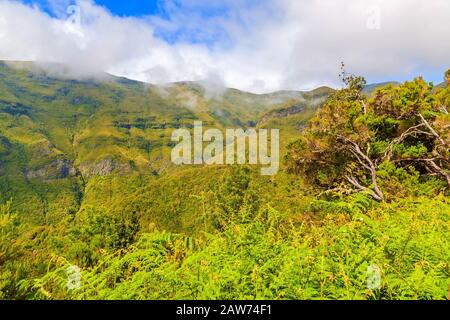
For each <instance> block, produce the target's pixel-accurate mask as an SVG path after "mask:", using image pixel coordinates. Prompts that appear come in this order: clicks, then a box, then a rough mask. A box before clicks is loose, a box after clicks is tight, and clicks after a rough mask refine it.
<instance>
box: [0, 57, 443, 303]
mask: <svg viewBox="0 0 450 320" xmlns="http://www.w3.org/2000/svg"><path fill="white" fill-rule="evenodd" d="M0 71H1V73H2V78H1V80H0V100H1V101H0V166H1V167H0V192H1V197H0V299H446V298H447V295H448V292H449V284H450V282H449V280H450V198H449V184H448V175H449V174H450V171H449V169H450V168H449V142H450V141H449V139H450V134H449V131H450V130H449V122H450V117H449V115H448V109H449V108H450V87H449V84H450V79H449V77H448V74H449V73H447V74H446V81H447V82H446V83H444V84H443V85H440V86H438V87H433V86H432V85H431V84H428V83H425V82H424V81H423V79H421V78H418V79H415V80H413V81H411V82H406V83H404V84H390V85H388V86H386V87H382V88H377V89H376V90H375V92H373V93H372V94H370V95H368V94H367V87H366V86H365V81H364V79H363V78H360V77H354V76H352V75H348V74H346V73H345V72H344V73H343V80H344V82H345V84H346V87H345V88H344V89H342V90H338V91H336V92H332V91H330V90H328V89H323V88H322V89H318V91H315V92H312V93H309V95H310V96H308V94H301V98H299V96H297V94H295V93H292V92H291V93H286V92H284V93H277V94H274V95H270V96H251V95H249V94H245V93H240V92H237V91H234V90H231V91H228V93H226V94H225V96H224V97H223V98H220V99H219V98H205V96H204V93H202V92H199V90H200V91H201V88H200V87H198V86H194V85H193V84H178V85H176V86H174V87H171V88H169V89H167V90H166V91H165V92H164V94H163V95H162V96H161V92H157V89H156V88H152V87H151V88H144V87H142V85H141V84H139V83H134V82H131V83H130V82H128V81H126V80H123V79H119V80H118V79H113V80H111V79H108V80H105V81H104V82H101V83H98V82H92V83H91V82H81V81H80V82H74V81H68V80H66V81H64V80H56V79H52V78H48V77H44V76H42V75H41V76H40V78H39V79H36V77H37V75H36V74H40V73H35V72H30V71H28V70H23V69H21V70H17V69H14V70H12V69H11V68H10V67H7V66H6V65H3V67H1V68H0ZM89 86H93V88H95V89H92V90H91V91H90V90H89V89H88V87H89ZM61 90H62V91H61ZM158 90H159V89H158ZM365 90H366V91H365ZM63 92H64V97H65V98H63V97H62V93H63ZM180 94H181V95H180ZM192 94H196V96H197V99H198V100H197V104H196V105H195V107H193V106H189V107H187V106H183V105H181V104H180V103H181V102H182V101H186V99H187V98H186V96H187V95H192ZM328 96H330V97H329V98H328V100H327V101H326V102H325V99H326V98H327V97H328ZM50 97H54V98H50ZM177 97H178V98H177ZM58 99H60V100H58ZM114 99H118V100H117V101H116V100H114ZM269 100H270V103H269V102H267V101H269ZM313 100H318V101H320V102H317V101H316V102H314V101H313ZM177 101H179V103H177ZM239 101H240V102H239ZM243 101H246V102H245V103H244V102H243ZM305 101H306V102H305ZM308 101H309V102H308ZM323 102H325V104H323V106H321V108H319V109H318V110H317V113H316V114H315V116H314V113H315V109H316V108H317V106H318V105H321V104H322V103H323ZM233 103H234V106H231V105H232V104H233ZM253 103H254V104H255V109H251V110H247V109H248V108H249V107H251V106H252V105H253ZM142 104H143V105H142ZM217 110H219V111H220V112H217ZM227 112H228V114H227ZM230 114H233V115H231V116H230ZM193 119H201V120H204V121H209V124H210V125H215V126H219V127H220V126H226V125H230V124H233V125H248V126H253V125H257V126H259V127H277V128H281V129H282V135H281V137H282V152H283V153H285V155H286V157H285V168H284V169H285V170H282V171H281V172H280V173H279V174H277V175H276V176H274V177H262V176H260V175H259V171H258V170H257V168H254V167H247V166H236V167H225V166H201V167H195V166H183V167H174V166H172V165H170V164H167V155H168V150H170V144H169V143H170V141H169V140H168V139H169V138H168V137H170V134H169V133H170V130H171V129H173V128H176V127H179V126H188V125H189V124H190V123H192V121H193ZM233 119H234V120H233ZM236 119H240V120H239V121H241V122H242V123H237V120H236ZM310 119H311V121H309V124H308V120H310ZM68 121H69V122H68ZM244 122H246V124H244ZM283 130H284V132H283ZM105 159H109V160H107V161H105ZM73 266H77V267H79V268H80V270H81V277H80V287H79V288H72V287H70V286H68V277H70V275H69V271H68V270H70V268H71V267H73ZM373 267H375V268H376V269H377V270H379V272H380V279H381V282H380V285H379V286H376V287H371V286H368V277H369V274H368V270H370V268H373Z"/></svg>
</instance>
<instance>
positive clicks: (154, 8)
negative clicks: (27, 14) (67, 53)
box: [23, 0, 162, 16]
mask: <svg viewBox="0 0 450 320" xmlns="http://www.w3.org/2000/svg"><path fill="white" fill-rule="evenodd" d="M23 2H24V3H28V4H37V5H39V6H40V7H42V8H43V9H44V10H45V11H46V12H47V13H49V14H52V15H53V14H54V12H53V11H52V3H54V2H55V1H51V0H24V1H23ZM72 3H75V1H72ZM95 3H97V4H98V5H101V6H104V7H106V8H108V10H109V11H111V12H112V13H113V14H115V15H118V16H144V15H153V14H160V13H161V9H162V7H161V4H160V1H159V0H126V1H118V0H96V1H95Z"/></svg>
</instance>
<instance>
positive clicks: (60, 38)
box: [0, 0, 450, 92]
mask: <svg viewBox="0 0 450 320" xmlns="http://www.w3.org/2000/svg"><path fill="white" fill-rule="evenodd" d="M394 2H395V3H394ZM74 3H75V1H74V0H0V59H3V60H8V59H9V60H43V61H55V62H59V63H64V64H70V65H73V66H75V67H76V69H77V70H78V71H81V70H83V71H91V70H93V69H95V70H96V71H98V70H102V71H106V72H109V73H113V74H117V75H121V76H126V77H129V78H132V79H136V80H140V81H146V82H151V83H164V82H173V81H185V80H187V81H189V80H194V81H195V80H204V79H206V80H211V79H212V80H211V81H214V82H215V83H216V84H223V85H224V86H227V87H235V88H238V89H242V90H247V91H252V92H269V91H274V90H280V89H288V90H308V89H312V88H314V87H317V86H320V85H329V86H334V87H335V86H339V85H340V82H339V79H338V76H337V75H338V74H339V66H340V62H341V61H344V62H345V63H346V65H347V68H348V71H349V72H351V73H354V74H359V75H363V76H365V77H366V79H367V80H368V82H369V83H373V82H383V81H391V80H392V81H404V80H408V79H412V78H413V77H415V76H418V75H423V76H424V78H425V79H426V80H428V81H433V82H434V83H440V82H442V75H443V73H444V71H445V70H446V69H448V68H449V67H450V60H449V58H448V57H450V42H449V41H445V40H446V39H448V36H449V34H450V19H449V18H448V17H449V16H450V2H449V1H448V0H395V1H391V0H374V1H370V3H369V1H360V0H346V1H340V0H326V1H324V0H314V1H312V0H124V1H116V0H95V2H94V1H90V0H79V1H78V4H79V5H80V8H81V9H82V10H81V11H82V12H81V13H82V14H81V17H80V19H81V25H80V26H78V27H77V28H75V29H74V28H73V27H70V26H68V25H67V24H65V23H64V22H65V21H66V20H67V19H66V18H67V12H66V10H67V7H68V6H69V5H71V4H74ZM24 4H26V6H25V5H24ZM32 4H34V5H37V6H38V8H39V9H38V10H34V9H32V7H30V5H32ZM374 13H376V14H375V15H374ZM86 17H87V18H86ZM128 17H133V18H134V19H128ZM373 21H375V24H373ZM417 21H420V23H417ZM373 25H375V26H378V27H376V28H372V27H371V26H373Z"/></svg>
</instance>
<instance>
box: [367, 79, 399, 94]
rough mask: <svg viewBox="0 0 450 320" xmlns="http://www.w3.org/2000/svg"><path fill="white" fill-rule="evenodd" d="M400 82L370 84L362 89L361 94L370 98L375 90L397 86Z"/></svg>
mask: <svg viewBox="0 0 450 320" xmlns="http://www.w3.org/2000/svg"><path fill="white" fill-rule="evenodd" d="M399 84H400V82H397V81H386V82H379V83H371V84H368V85H366V86H365V87H364V89H363V91H362V92H363V93H364V94H365V95H367V96H371V95H372V94H373V93H374V92H375V91H376V90H377V89H380V88H383V87H386V86H388V85H393V86H397V85H399Z"/></svg>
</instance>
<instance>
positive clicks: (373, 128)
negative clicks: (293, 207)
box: [286, 65, 450, 201]
mask: <svg viewBox="0 0 450 320" xmlns="http://www.w3.org/2000/svg"><path fill="white" fill-rule="evenodd" d="M342 67H343V71H342V76H341V77H342V80H343V82H344V84H345V85H346V86H345V88H343V89H341V90H338V91H337V92H336V93H335V94H334V96H332V97H331V98H330V99H329V100H328V101H327V102H326V103H325V105H324V106H323V107H322V108H321V109H319V111H318V112H317V114H316V116H315V117H314V118H313V119H312V120H311V122H310V124H309V127H308V128H307V129H306V131H305V132H304V134H303V135H302V137H301V138H300V139H299V140H298V141H296V142H294V143H292V144H290V145H289V147H288V154H287V156H286V160H287V166H288V170H289V171H291V172H296V173H299V174H301V175H302V176H304V177H305V178H306V181H307V182H309V183H311V184H312V185H314V186H316V187H319V188H322V189H324V190H325V192H335V191H340V192H343V193H352V192H366V193H369V194H370V195H371V196H372V197H373V198H374V199H376V200H378V201H382V200H384V199H385V196H384V193H383V191H382V190H381V188H380V186H379V181H378V175H377V171H378V169H379V165H380V164H382V163H383V162H385V161H390V162H393V163H394V164H395V165H396V166H399V167H405V168H406V167H411V166H413V167H414V168H415V169H416V170H417V171H419V172H421V173H423V174H424V175H433V176H439V177H442V178H444V179H445V180H447V183H448V185H449V186H450V176H449V172H448V169H449V149H448V145H449V143H448V137H449V136H448V129H446V128H448V114H446V113H445V112H443V111H442V109H441V108H440V107H439V104H438V103H437V101H436V99H435V96H434V95H433V93H432V89H433V86H432V85H431V84H427V83H426V82H425V81H424V80H423V79H422V78H417V79H415V80H414V81H411V82H406V83H404V84H403V85H400V86H392V85H390V86H387V87H385V88H382V89H379V90H378V91H377V92H376V93H375V95H374V97H373V98H371V99H368V98H367V97H365V96H364V95H363V94H362V90H363V88H364V86H365V83H366V82H365V80H364V78H362V77H356V76H354V75H349V74H347V73H346V72H345V69H344V65H343V66H342Z"/></svg>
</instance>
